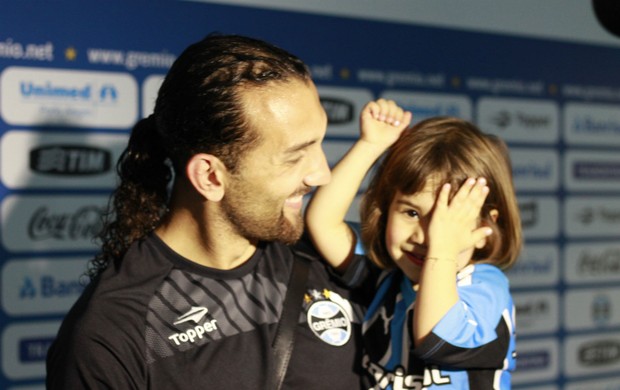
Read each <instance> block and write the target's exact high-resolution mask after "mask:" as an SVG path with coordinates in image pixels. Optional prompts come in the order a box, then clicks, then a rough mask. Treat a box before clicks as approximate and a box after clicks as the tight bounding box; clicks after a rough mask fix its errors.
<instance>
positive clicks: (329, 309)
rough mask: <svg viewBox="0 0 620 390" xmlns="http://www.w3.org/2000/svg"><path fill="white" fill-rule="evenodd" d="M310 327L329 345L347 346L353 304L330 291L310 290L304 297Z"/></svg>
mask: <svg viewBox="0 0 620 390" xmlns="http://www.w3.org/2000/svg"><path fill="white" fill-rule="evenodd" d="M304 302H305V306H306V310H307V319H308V326H309V327H310V329H311V330H312V332H313V333H314V334H315V335H316V336H317V337H318V338H320V339H321V340H322V341H324V342H325V343H327V344H330V345H333V346H342V345H345V344H346V343H347V342H348V341H349V339H350V338H351V318H352V308H351V304H350V303H349V302H348V301H347V300H345V299H343V298H342V297H341V296H340V295H339V294H337V293H335V292H333V291H329V290H323V291H318V290H310V291H308V292H307V293H306V295H305V297H304Z"/></svg>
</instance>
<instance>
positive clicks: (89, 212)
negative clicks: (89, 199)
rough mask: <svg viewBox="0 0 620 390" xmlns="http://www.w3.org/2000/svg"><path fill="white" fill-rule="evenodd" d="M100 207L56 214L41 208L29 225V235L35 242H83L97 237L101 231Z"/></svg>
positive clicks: (87, 207)
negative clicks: (50, 240) (48, 240)
mask: <svg viewBox="0 0 620 390" xmlns="http://www.w3.org/2000/svg"><path fill="white" fill-rule="evenodd" d="M102 214H103V209H102V208H101V207H99V206H92V205H91V206H84V207H81V208H79V209H77V210H75V211H73V212H64V213H63V212H54V211H51V210H50V209H49V208H48V207H46V206H42V207H39V208H38V209H37V210H35V212H34V213H33V214H32V218H31V219H30V222H29V223H28V235H29V236H30V238H31V239H33V240H47V239H54V240H63V241H64V240H83V239H91V238H93V237H95V235H96V234H97V233H99V231H100V230H101V215H102Z"/></svg>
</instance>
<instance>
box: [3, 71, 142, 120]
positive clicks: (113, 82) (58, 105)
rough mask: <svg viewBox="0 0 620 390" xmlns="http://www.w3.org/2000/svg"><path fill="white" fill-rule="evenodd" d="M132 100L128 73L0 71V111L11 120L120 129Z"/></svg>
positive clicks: (130, 115) (134, 93)
mask: <svg viewBox="0 0 620 390" xmlns="http://www.w3.org/2000/svg"><path fill="white" fill-rule="evenodd" d="M137 102H138V86H137V83H136V81H135V79H134V78H133V76H131V75H130V74H128V73H113V72H91V71H80V70H68V69H46V68H27V67H8V68H6V69H5V70H4V71H3V72H2V74H0V111H2V114H3V118H4V120H5V121H6V122H7V123H9V124H12V125H26V126H27V125H37V126H52V125H53V126H58V125H62V126H68V127H96V128H111V129H114V128H119V129H126V128H128V127H131V126H132V125H133V124H134V123H135V121H136V119H137V116H138V104H137Z"/></svg>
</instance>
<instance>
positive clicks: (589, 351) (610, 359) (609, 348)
mask: <svg viewBox="0 0 620 390" xmlns="http://www.w3.org/2000/svg"><path fill="white" fill-rule="evenodd" d="M579 361H580V362H581V363H582V364H583V365H584V366H590V367H591V366H605V365H610V364H613V363H616V362H618V361H620V342H618V341H617V340H600V341H594V342H591V343H586V344H583V345H582V346H581V347H580V348H579Z"/></svg>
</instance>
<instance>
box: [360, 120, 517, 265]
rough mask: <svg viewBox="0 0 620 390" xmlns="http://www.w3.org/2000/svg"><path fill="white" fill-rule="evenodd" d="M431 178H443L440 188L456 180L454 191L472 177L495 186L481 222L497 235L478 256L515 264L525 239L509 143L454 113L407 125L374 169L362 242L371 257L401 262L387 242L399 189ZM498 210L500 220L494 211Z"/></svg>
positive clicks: (410, 190)
mask: <svg viewBox="0 0 620 390" xmlns="http://www.w3.org/2000/svg"><path fill="white" fill-rule="evenodd" d="M429 177H433V178H436V179H438V181H437V184H438V187H437V189H439V188H440V186H441V185H442V184H443V183H450V184H451V185H452V194H451V196H452V195H454V193H456V191H457V190H458V188H460V186H461V185H462V184H463V182H464V181H465V180H466V179H467V178H469V177H484V178H485V179H486V180H487V182H488V186H489V189H490V191H489V195H488V196H487V199H486V201H485V203H484V205H483V207H482V211H481V213H480V221H481V222H480V223H481V225H484V226H490V227H492V228H493V234H492V235H491V236H490V237H488V238H487V243H486V245H485V246H484V248H481V249H476V250H475V251H474V254H473V256H472V260H473V261H478V262H488V263H492V264H495V265H497V266H498V267H500V268H502V269H507V268H509V267H510V266H511V265H512V264H513V263H514V262H515V261H516V259H517V257H518V255H519V252H520V250H521V245H522V240H523V238H522V232H521V219H520V216H519V208H518V204H517V199H516V195H515V191H514V186H513V183H512V168H511V163H510V157H509V155H508V148H507V146H506V144H505V143H504V142H503V141H501V140H500V139H499V138H497V137H495V136H492V135H487V134H484V133H482V132H481V131H480V129H478V128H477V127H476V126H474V125H473V124H471V123H469V122H467V121H464V120H462V119H458V118H450V117H436V118H431V119H427V120H424V121H422V122H420V123H418V124H416V125H415V126H414V127H412V128H411V129H407V130H406V131H405V132H404V133H403V134H402V135H401V137H400V138H399V140H398V141H397V142H396V143H395V144H394V145H392V147H391V148H390V149H389V150H388V152H387V154H386V156H385V158H384V159H383V161H382V162H381V164H380V165H379V167H378V169H377V171H376V172H375V173H374V176H373V179H372V181H371V184H370V186H369V188H368V190H367V191H366V194H365V196H364V199H363V201H362V205H361V221H362V241H363V242H364V244H365V247H366V250H367V254H368V256H369V257H370V259H371V260H372V261H373V262H374V263H376V264H377V265H379V266H380V267H382V268H393V267H395V263H394V261H393V260H392V259H391V257H390V255H389V253H388V251H387V248H386V246H385V234H386V231H385V229H386V225H387V217H388V211H389V208H390V204H391V202H392V200H393V199H394V196H395V195H396V194H397V192H399V191H400V192H401V193H403V194H414V193H416V192H418V191H421V190H422V189H423V188H424V186H425V184H426V181H427V179H428V178H429ZM494 209H495V210H497V211H498V214H499V215H498V217H497V220H494V219H493V218H492V217H491V215H490V212H491V210H494Z"/></svg>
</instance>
